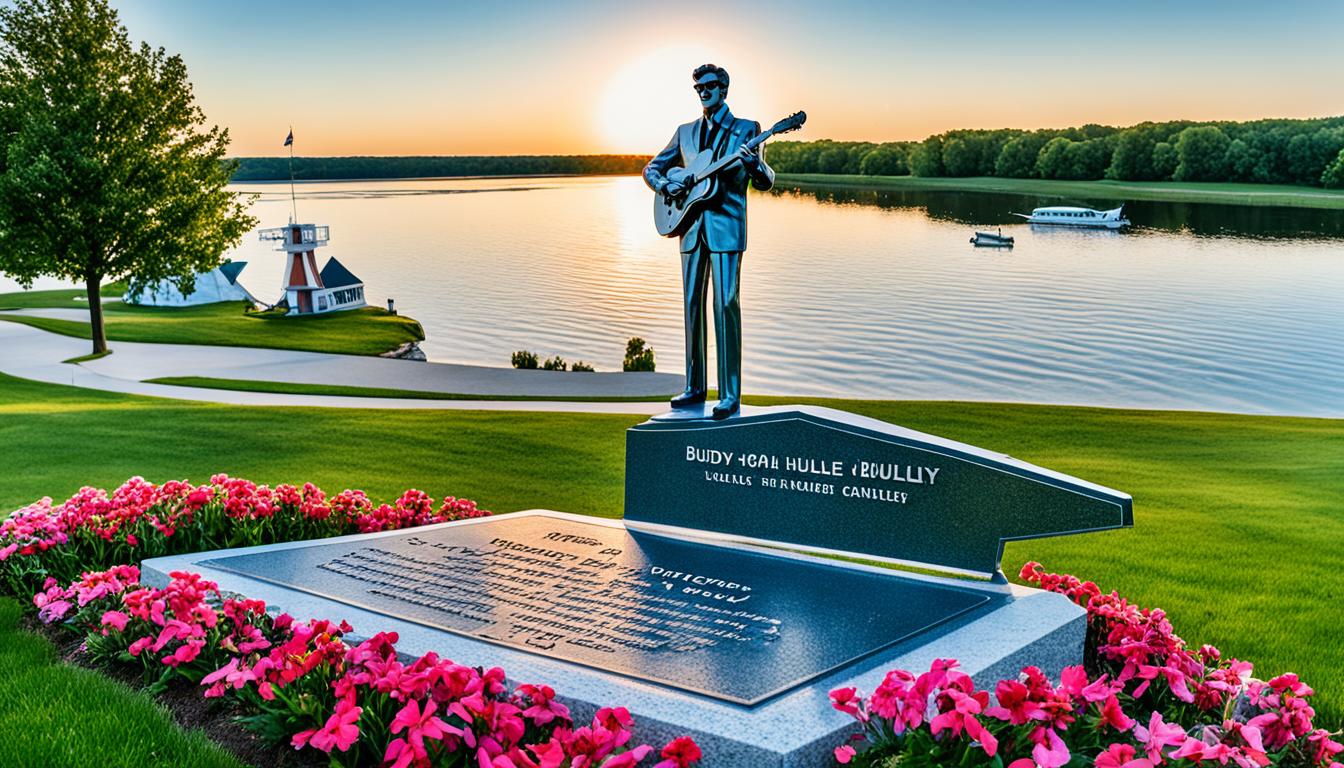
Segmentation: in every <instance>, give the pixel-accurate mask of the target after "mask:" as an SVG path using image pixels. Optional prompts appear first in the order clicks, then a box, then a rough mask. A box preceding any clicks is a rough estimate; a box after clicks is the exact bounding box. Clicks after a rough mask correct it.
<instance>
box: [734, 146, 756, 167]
mask: <svg viewBox="0 0 1344 768" xmlns="http://www.w3.org/2000/svg"><path fill="white" fill-rule="evenodd" d="M734 154H736V156H737V159H738V160H740V161H741V162H742V166H743V167H744V168H755V167H756V166H758V165H760V162H761V157H760V155H758V154H756V148H755V147H749V146H747V145H746V144H743V145H742V146H740V147H738V148H737V152H736V153H734Z"/></svg>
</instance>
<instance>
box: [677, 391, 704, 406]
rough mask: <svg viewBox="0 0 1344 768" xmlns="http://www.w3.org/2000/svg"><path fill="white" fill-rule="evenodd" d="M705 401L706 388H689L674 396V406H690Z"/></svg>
mask: <svg viewBox="0 0 1344 768" xmlns="http://www.w3.org/2000/svg"><path fill="white" fill-rule="evenodd" d="M703 402H705V390H703V389H691V388H689V387H688V388H687V389H686V391H685V392H682V393H681V394H680V395H677V396H676V397H674V398H672V407H673V408H690V407H691V406H692V405H699V404H701V403H703Z"/></svg>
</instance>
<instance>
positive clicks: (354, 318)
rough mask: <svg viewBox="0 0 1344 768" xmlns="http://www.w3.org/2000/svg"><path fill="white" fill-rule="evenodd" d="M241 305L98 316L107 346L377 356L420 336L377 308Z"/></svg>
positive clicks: (56, 297) (57, 323)
mask: <svg viewBox="0 0 1344 768" xmlns="http://www.w3.org/2000/svg"><path fill="white" fill-rule="evenodd" d="M40 293H43V294H48V295H47V296H45V297H38V298H37V299H33V298H31V297H28V298H27V299H25V300H27V301H31V302H35V301H45V302H48V303H46V304H34V306H79V307H83V308H87V307H88V304H87V303H79V302H75V301H73V300H71V301H69V302H68V303H62V302H63V301H64V297H63V296H62V295H61V294H68V293H70V292H68V291H65V292H63V291H41V292H40ZM16 296H17V297H23V296H24V294H13V293H11V294H2V295H0V307H13V306H16V304H15V302H16V301H18V299H15V298H14V297H16ZM245 306H246V303H245V302H228V303H220V304H205V305H201V306H196V307H137V306H131V305H127V304H122V303H121V302H111V303H108V304H104V305H103V317H104V320H105V322H106V324H107V338H108V339H109V340H110V341H140V342H153V343H159V344H204V345H208V346H226V347H264V348H267V349H297V350H303V351H307V352H335V353H339V354H347V355H377V354H381V353H383V352H387V351H389V350H393V349H396V348H397V347H399V346H401V345H402V344H404V343H406V342H408V341H420V340H422V339H424V337H425V334H424V331H423V329H421V327H420V323H418V322H416V321H415V320H413V319H411V318H409V317H405V316H403V315H393V314H392V313H390V312H388V311H387V310H384V309H378V308H376V307H363V308H360V309H352V310H347V311H344V312H332V313H330V314H322V315H308V316H304V317H286V316H282V315H279V314H277V313H273V312H266V313H244V312H243V308H244V307H245ZM0 320H8V321H10V322H16V323H24V324H27V325H31V326H33V327H35V328H41V329H42V330H44V331H50V332H52V333H59V334H63V335H65V336H74V337H77V338H82V339H87V338H89V325H88V323H84V322H77V321H73V320H61V319H57V318H50V317H25V316H23V315H12V314H11V315H6V314H0Z"/></svg>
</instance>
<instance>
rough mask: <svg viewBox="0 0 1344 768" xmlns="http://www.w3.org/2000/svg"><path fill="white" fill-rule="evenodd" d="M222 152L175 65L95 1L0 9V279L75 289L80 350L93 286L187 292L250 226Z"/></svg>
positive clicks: (102, 339) (95, 326)
mask: <svg viewBox="0 0 1344 768" xmlns="http://www.w3.org/2000/svg"><path fill="white" fill-rule="evenodd" d="M228 144H229V135H228V131H227V130H225V129H222V128H219V127H215V126H207V125H206V123H205V115H204V114H203V113H202V112H201V110H200V108H199V107H198V106H197V105H196V103H195V100H194V98H193V96H192V91H191V83H190V82H189V81H188V80H187V69H186V66H185V65H184V64H183V63H182V58H181V57H180V56H169V55H168V54H166V53H165V52H164V50H163V49H162V48H159V49H152V48H150V47H149V45H147V44H143V43H142V44H141V45H139V46H135V45H132V43H131V41H130V38H129V36H128V35H127V32H126V28H125V27H124V26H122V25H121V23H120V21H119V20H118V18H117V14H116V11H114V10H112V9H111V8H109V7H108V5H107V2H106V0H16V1H15V2H14V3H13V4H12V5H10V6H9V7H7V8H3V9H0V271H3V272H6V273H8V274H9V275H11V276H13V277H14V278H16V279H17V280H18V281H19V282H20V283H21V284H24V285H31V284H32V281H33V280H34V279H35V278H37V277H40V276H54V277H59V278H63V279H68V280H74V281H78V282H80V283H82V284H83V285H85V286H86V288H87V290H88V298H89V319H90V323H91V326H92V332H93V333H92V335H93V351H94V352H103V351H105V350H106V349H107V339H106V333H105V331H104V327H103V313H102V304H101V301H100V299H99V286H100V284H101V283H102V281H103V280H104V279H121V278H129V279H130V280H131V281H132V283H133V285H143V284H147V283H151V282H156V281H159V280H162V279H165V278H175V279H178V280H179V281H180V283H179V284H180V285H181V286H182V287H183V291H184V292H188V291H190V290H191V288H192V280H191V277H192V275H194V274H195V273H196V272H198V271H202V270H207V269H211V268H213V267H215V266H217V265H218V264H219V262H220V259H221V257H222V255H223V253H224V252H225V251H226V250H227V249H228V248H229V247H231V246H233V245H235V244H237V243H238V241H239V240H240V239H241V238H242V236H243V234H244V233H246V232H247V231H248V230H249V229H251V228H252V227H253V226H254V225H255V223H256V222H255V220H254V219H253V218H252V217H250V216H248V215H247V205H248V202H249V201H248V200H243V199H240V198H238V197H237V196H236V195H235V194H234V193H232V192H230V191H229V190H227V189H226V188H225V185H226V184H228V181H229V175H230V173H231V172H232V165H231V164H230V163H226V162H225V161H224V153H225V151H226V150H227V148H228Z"/></svg>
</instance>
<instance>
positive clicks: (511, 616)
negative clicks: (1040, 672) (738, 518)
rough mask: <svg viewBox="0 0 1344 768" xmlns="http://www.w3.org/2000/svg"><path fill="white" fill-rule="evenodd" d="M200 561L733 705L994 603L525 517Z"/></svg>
mask: <svg viewBox="0 0 1344 768" xmlns="http://www.w3.org/2000/svg"><path fill="white" fill-rule="evenodd" d="M205 564H207V565H210V566H212V567H215V568H220V569H224V570H230V571H234V572H237V573H241V574H244V575H247V576H250V577H253V578H260V579H263V580H266V581H271V582H275V583H279V584H283V585H284V586H287V587H291V588H294V589H298V590H301V591H305V592H309V593H313V594H317V595H322V596H324V597H328V598H332V599H335V600H338V601H341V602H345V603H347V604H350V605H354V606H359V607H361V608H366V609H369V610H373V611H377V612H380V613H384V614H387V615H390V616H395V617H399V618H404V619H408V620H411V621H415V622H417V623H420V624H425V625H428V626H431V627H436V628H440V629H444V630H447V631H449V632H454V633H457V634H462V635H466V636H470V637H473V638H477V639H481V640H486V641H489V642H492V643H498V644H501V645H506V646H510V647H515V648H521V649H525V650H528V651H531V652H534V653H539V654H543V655H546V656H550V657H553V658H557V659H562V660H566V661H570V662H575V663H578V664H583V665H587V666H591V667H596V668H599V669H602V670H605V671H611V672H617V673H620V674H624V675H629V676H631V677H636V678H640V679H643V680H646V681H649V682H654V683H660V684H663V685H667V686H670V687H674V688H680V689H683V690H689V691H692V692H695V693H701V694H704V695H708V696H713V697H715V698H720V699H724V700H727V701H732V702H736V703H740V704H754V703H756V702H759V701H761V700H763V699H764V698H767V697H769V696H771V695H774V694H776V693H779V692H782V691H784V690H787V689H789V688H792V687H794V686H796V685H799V684H801V683H803V682H806V681H807V680H810V679H813V678H815V677H817V676H819V675H822V674H824V673H826V672H828V671H830V670H832V669H835V668H837V667H839V666H841V665H843V664H845V663H847V662H849V661H852V660H854V659H857V658H860V657H862V656H865V655H867V654H870V653H873V652H875V651H877V650H880V649H882V648H884V647H887V646H890V645H892V644H894V643H896V642H899V641H900V640H902V639H904V638H908V637H910V636H912V635H914V634H917V633H919V632H922V631H924V630H926V629H928V628H930V627H932V626H934V625H937V624H939V623H942V622H944V621H946V620H948V619H950V618H953V617H955V616H957V615H959V614H962V613H965V612H966V611H969V610H972V609H974V608H976V607H979V606H982V605H984V604H986V603H987V602H989V601H990V599H991V598H990V597H988V596H987V595H986V594H985V593H982V592H979V591H976V590H972V589H963V588H958V587H947V586H941V585H935V584H928V583H921V582H913V581H908V580H905V579H899V578H893V577H890V576H883V575H880V574H870V573H864V572H859V571H853V570H849V569H843V568H837V567H833V566H827V565H822V564H816V563H810V562H802V561H798V560H795V559H790V558H784V557H778V556H771V555H765V554H757V553H750V552H742V551H738V550H731V549H726V548H723V547H714V546H709V545H706V544H700V543H695V542H688V541H679V540H675V539H670V538H664V537H659V536H651V535H644V534H638V533H635V534H631V533H629V532H627V531H625V530H624V529H622V528H614V527H610V526H604V525H599V524H594V523H584V522H579V521H574V520H567V519H560V518H551V517H545V516H530V515H520V516H517V517H499V518H494V519H491V520H489V521H484V522H481V523H476V524H471V525H460V526H449V527H446V528H439V529H436V530H432V531H408V532H406V533H405V534H402V535H397V536H388V537H379V538H372V539H368V540H367V541H365V542H362V543H349V542H347V543H344V544H323V543H320V542H317V543H314V544H312V545H310V546H306V547H301V548H296V549H288V550H279V551H274V552H268V553H263V554H254V555H239V556H234V557H225V558H219V559H216V560H211V561H207V562H206V563H205ZM457 661H460V662H463V663H472V664H476V663H486V662H488V661H489V660H488V659H485V658H482V659H457Z"/></svg>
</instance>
